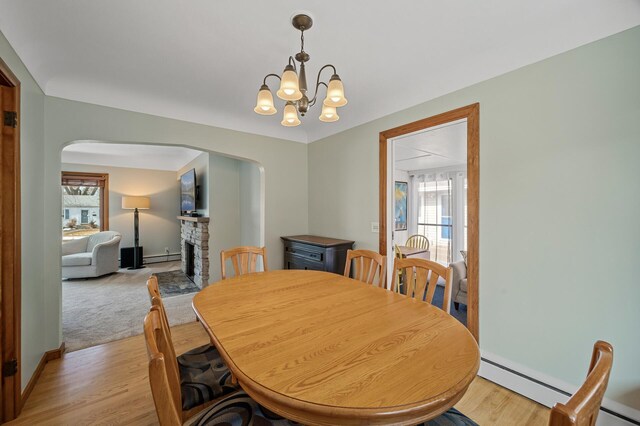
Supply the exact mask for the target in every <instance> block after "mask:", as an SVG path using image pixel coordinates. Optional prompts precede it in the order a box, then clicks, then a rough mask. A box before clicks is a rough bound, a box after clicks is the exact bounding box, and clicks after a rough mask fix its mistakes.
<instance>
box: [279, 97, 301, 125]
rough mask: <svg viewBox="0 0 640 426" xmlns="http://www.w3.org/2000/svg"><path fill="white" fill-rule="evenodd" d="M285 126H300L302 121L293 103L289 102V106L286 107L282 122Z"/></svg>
mask: <svg viewBox="0 0 640 426" xmlns="http://www.w3.org/2000/svg"><path fill="white" fill-rule="evenodd" d="M280 124H282V125H283V126H286V127H294V126H297V125H299V124H300V119H299V118H298V110H297V109H296V106H295V105H294V104H293V102H287V105H285V107H284V117H283V119H282V121H281V122H280Z"/></svg>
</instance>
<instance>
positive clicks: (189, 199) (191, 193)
mask: <svg viewBox="0 0 640 426" xmlns="http://www.w3.org/2000/svg"><path fill="white" fill-rule="evenodd" d="M195 211H196V169H191V170H189V171H188V172H185V173H184V174H183V175H182V176H180V212H181V213H182V214H191V213H194V212H195Z"/></svg>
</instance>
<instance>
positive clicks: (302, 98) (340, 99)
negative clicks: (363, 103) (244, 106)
mask: <svg viewBox="0 0 640 426" xmlns="http://www.w3.org/2000/svg"><path fill="white" fill-rule="evenodd" d="M291 24H292V25H293V26H294V27H295V28H296V29H297V30H299V31H300V44H301V47H300V52H298V53H297V54H296V56H295V59H294V58H293V57H291V56H289V63H288V64H287V66H286V67H285V68H284V71H283V72H282V77H280V76H279V75H277V74H267V75H266V76H265V78H264V80H263V81H262V86H261V87H260V90H259V91H258V100H257V102H256V107H255V108H254V111H255V112H257V113H258V114H260V115H273V114H275V113H276V112H278V111H277V110H276V108H275V106H274V104H273V95H272V94H271V90H270V89H269V86H267V78H269V77H276V78H278V79H279V80H280V89H279V90H278V91H277V92H276V95H277V96H278V97H279V98H280V99H282V100H283V101H286V104H285V106H284V117H283V119H282V122H281V123H280V124H282V125H283V126H287V127H294V126H298V125H299V124H300V119H299V118H298V113H300V115H301V116H303V117H304V115H305V114H306V113H307V111H308V110H309V108H310V107H312V106H314V105H315V104H316V102H317V100H318V89H319V88H320V86H324V87H325V88H326V89H327V94H326V98H325V99H324V101H323V102H322V113H321V114H320V121H324V122H328V123H329V122H333V121H338V119H340V117H339V116H338V112H337V110H336V108H338V107H341V106H345V105H346V104H347V98H345V97H344V87H343V86H342V80H340V77H339V76H338V74H337V73H336V67H334V66H333V65H331V64H327V65H325V66H323V67H322V68H320V71H318V78H317V79H316V88H315V91H314V93H313V98H311V99H309V97H308V96H307V74H306V71H305V62H307V61H309V58H310V56H309V54H308V53H307V52H305V51H304V32H305V31H306V30H308V29H309V28H311V26H312V25H313V20H312V19H311V17H309V16H308V15H296V16H294V17H293V18H292V19H291ZM296 61H298V62H299V63H300V65H299V66H296ZM325 68H331V69H332V70H333V75H332V76H331V78H330V79H329V84H327V83H325V82H323V81H320V74H322V71H323V70H324V69H325Z"/></svg>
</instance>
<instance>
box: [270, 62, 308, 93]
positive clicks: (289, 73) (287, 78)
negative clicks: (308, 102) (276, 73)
mask: <svg viewBox="0 0 640 426" xmlns="http://www.w3.org/2000/svg"><path fill="white" fill-rule="evenodd" d="M276 95H278V97H279V98H280V99H282V100H285V101H297V100H298V99H300V98H301V97H302V92H301V91H300V87H299V85H298V74H296V72H295V70H294V69H293V67H292V66H291V65H287V66H286V67H285V69H284V72H283V73H282V77H281V79H280V90H278V91H277V92H276Z"/></svg>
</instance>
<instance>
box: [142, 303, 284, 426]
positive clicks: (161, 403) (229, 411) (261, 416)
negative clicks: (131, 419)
mask: <svg viewBox="0 0 640 426" xmlns="http://www.w3.org/2000/svg"><path fill="white" fill-rule="evenodd" d="M144 337H145V342H146V344H147V354H148V357H149V384H150V385H151V394H152V396H153V402H154V405H155V407H156V414H157V415H158V420H159V421H160V426H179V425H182V424H184V422H185V421H188V424H189V425H215V424H239V425H240V424H241V425H248V424H249V423H247V422H248V421H251V424H260V425H273V426H289V425H293V424H294V423H293V422H290V421H289V420H286V419H284V418H282V417H279V416H277V415H275V414H273V413H270V412H269V413H266V414H265V412H264V411H263V410H262V408H261V407H260V405H258V404H257V403H256V402H255V401H254V400H253V399H251V397H250V396H249V395H247V394H246V393H245V392H244V391H242V390H237V389H234V390H233V392H232V393H227V394H225V395H223V396H221V397H220V398H218V399H215V400H212V401H211V402H210V403H209V404H208V405H204V406H200V407H195V408H193V409H191V410H188V411H185V410H184V409H182V408H181V407H182V406H183V405H184V401H183V398H184V393H183V391H182V386H181V383H180V378H179V375H178V374H177V371H176V366H175V365H174V364H175V362H174V360H175V358H172V357H171V356H167V355H166V353H167V352H170V351H171V349H172V347H173V345H172V344H171V338H170V336H168V335H167V334H166V330H165V329H164V326H163V324H162V317H161V315H160V312H159V309H158V308H157V307H156V306H154V307H152V308H151V310H150V311H149V313H148V314H147V316H146V317H145V319H144Z"/></svg>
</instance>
